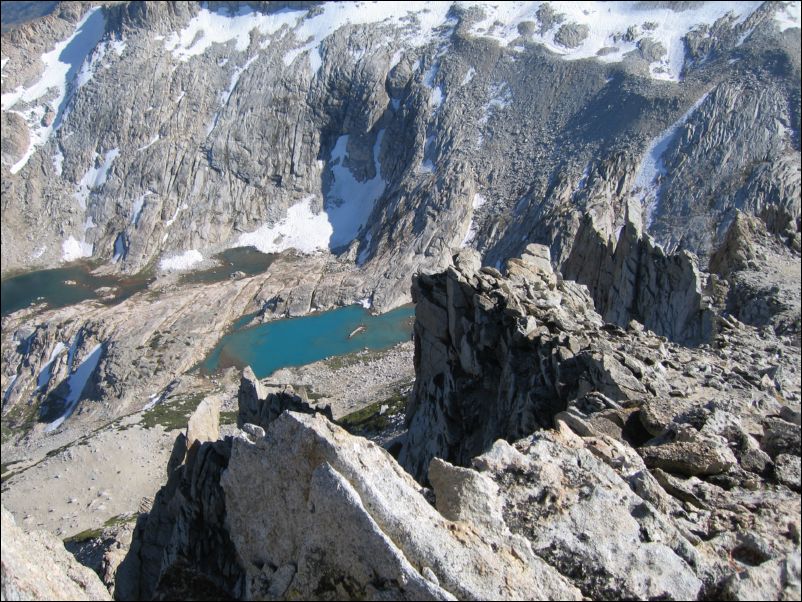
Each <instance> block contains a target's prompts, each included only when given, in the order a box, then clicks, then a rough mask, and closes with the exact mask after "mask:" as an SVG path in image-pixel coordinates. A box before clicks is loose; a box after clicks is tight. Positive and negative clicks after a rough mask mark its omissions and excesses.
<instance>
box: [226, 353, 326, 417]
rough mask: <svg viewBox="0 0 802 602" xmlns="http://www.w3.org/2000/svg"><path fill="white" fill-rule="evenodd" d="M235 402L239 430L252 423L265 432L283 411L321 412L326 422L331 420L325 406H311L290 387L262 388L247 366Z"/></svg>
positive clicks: (304, 397) (264, 386) (262, 385)
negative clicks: (237, 408) (326, 419)
mask: <svg viewBox="0 0 802 602" xmlns="http://www.w3.org/2000/svg"><path fill="white" fill-rule="evenodd" d="M237 403H238V407H239V411H238V412H237V426H238V427H240V428H243V427H244V426H245V425H246V424H251V425H255V426H258V427H261V428H263V429H265V428H267V425H269V424H270V423H271V422H273V421H274V420H275V419H276V418H278V417H279V416H280V415H281V413H282V412H284V411H286V410H289V411H291V412H303V413H305V414H314V413H317V412H320V413H321V414H323V415H324V416H326V418H328V419H329V420H333V417H332V414H331V408H330V407H329V406H328V405H325V406H322V407H317V406H316V405H314V404H310V403H309V400H308V399H306V394H304V396H303V397H301V396H300V395H297V394H296V393H295V390H294V389H293V388H292V386H289V385H288V386H286V387H274V386H269V385H265V384H263V383H261V382H260V381H259V379H258V378H256V375H255V374H254V373H253V369H252V368H251V367H250V366H246V367H245V369H244V370H243V371H242V376H241V378H240V385H239V391H238V392H237Z"/></svg>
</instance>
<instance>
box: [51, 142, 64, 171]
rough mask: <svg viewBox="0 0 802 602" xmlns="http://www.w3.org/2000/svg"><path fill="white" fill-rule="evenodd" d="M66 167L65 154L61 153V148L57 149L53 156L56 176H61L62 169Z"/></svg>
mask: <svg viewBox="0 0 802 602" xmlns="http://www.w3.org/2000/svg"><path fill="white" fill-rule="evenodd" d="M63 166H64V154H63V153H62V152H61V147H57V148H56V152H55V153H54V154H53V169H54V170H56V175H57V176H60V175H61V169H62V167H63Z"/></svg>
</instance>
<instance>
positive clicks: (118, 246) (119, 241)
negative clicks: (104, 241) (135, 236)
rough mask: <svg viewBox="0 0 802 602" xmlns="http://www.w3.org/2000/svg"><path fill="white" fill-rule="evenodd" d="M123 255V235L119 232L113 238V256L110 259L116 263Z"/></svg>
mask: <svg viewBox="0 0 802 602" xmlns="http://www.w3.org/2000/svg"><path fill="white" fill-rule="evenodd" d="M123 257H125V237H124V236H123V233H122V232H120V233H119V234H118V235H117V238H116V239H115V240H114V257H112V259H111V260H112V261H113V262H114V263H117V262H118V261H120V259H122V258H123Z"/></svg>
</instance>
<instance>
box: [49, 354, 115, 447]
mask: <svg viewBox="0 0 802 602" xmlns="http://www.w3.org/2000/svg"><path fill="white" fill-rule="evenodd" d="M102 355H103V344H102V343H100V344H98V345H95V346H94V347H93V348H92V350H91V351H90V352H89V354H88V355H87V356H86V358H85V359H84V361H83V362H81V365H80V366H78V369H77V370H76V371H75V372H73V373H72V375H70V378H69V380H68V381H67V385H68V387H69V393H68V394H67V398H66V399H65V400H64V413H63V414H62V415H61V416H60V417H59V418H58V419H56V420H54V421H53V422H51V423H50V424H48V425H47V427H45V432H46V433H50V432H52V431H54V430H56V429H57V428H58V427H59V426H61V424H62V423H63V422H64V421H65V420H66V419H67V418H69V417H70V416H71V415H72V413H73V411H74V410H75V406H77V405H78V401H79V400H80V399H81V393H83V390H84V388H85V387H86V383H87V381H88V380H89V377H91V376H92V373H93V372H94V371H95V368H97V365H98V362H100V357H101V356H102Z"/></svg>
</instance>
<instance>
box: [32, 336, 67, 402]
mask: <svg viewBox="0 0 802 602" xmlns="http://www.w3.org/2000/svg"><path fill="white" fill-rule="evenodd" d="M66 350H67V346H66V345H65V344H64V343H62V342H61V341H59V342H58V343H56V346H55V347H54V348H53V351H51V352H50V359H48V360H47V363H46V364H45V365H44V366H43V367H42V369H41V370H40V371H39V376H38V377H37V378H36V390H37V391H38V390H41V389H43V388H44V387H45V386H46V385H47V383H49V382H50V378H51V377H52V375H53V374H52V373H53V360H55V359H56V358H57V357H58V356H59V355H60V354H61V353H62V352H63V351H66Z"/></svg>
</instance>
